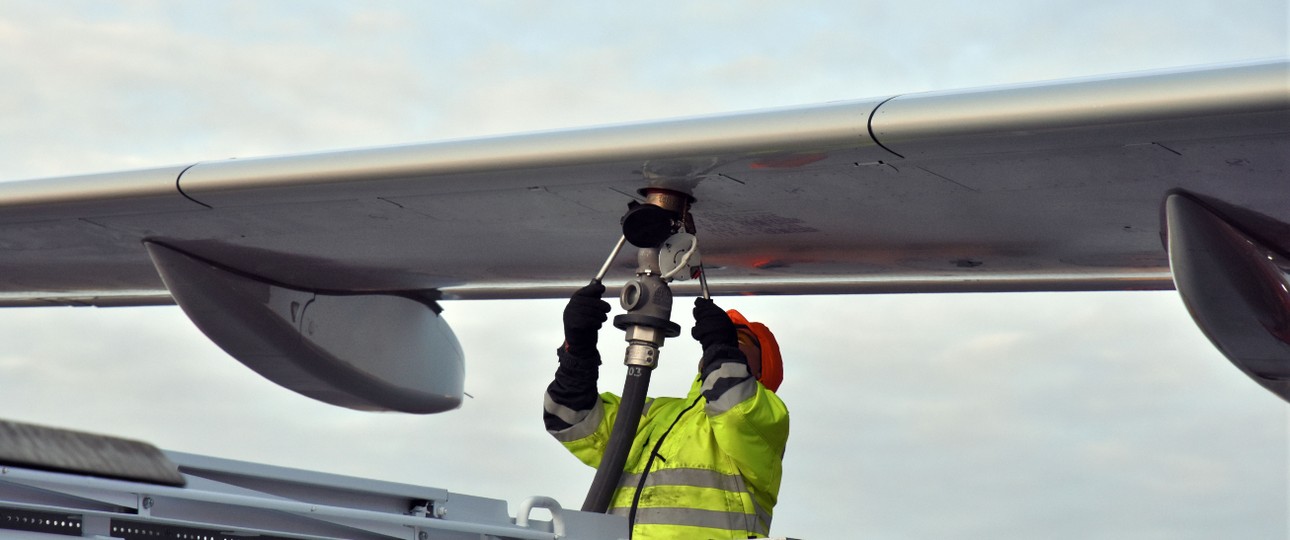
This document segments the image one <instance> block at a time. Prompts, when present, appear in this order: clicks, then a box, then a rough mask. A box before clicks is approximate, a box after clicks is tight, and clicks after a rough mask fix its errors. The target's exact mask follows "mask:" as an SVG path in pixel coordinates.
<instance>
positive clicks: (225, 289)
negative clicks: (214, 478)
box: [146, 242, 465, 413]
mask: <svg viewBox="0 0 1290 540" xmlns="http://www.w3.org/2000/svg"><path fill="white" fill-rule="evenodd" d="M146 245H147V248H148V252H149V253H150V254H151V255H152V258H153V261H154V262H155V264H156V266H157V270H158V273H159V274H160V275H161V276H162V279H163V280H164V281H165V282H166V286H167V287H169V289H170V292H171V294H172V295H173V297H174V298H175V301H176V302H177V303H178V304H179V306H180V307H181V308H183V310H184V312H185V313H186V314H188V317H189V318H190V319H192V321H193V322H194V323H195V324H196V325H197V327H198V328H200V329H201V330H202V332H204V333H205V334H206V335H207V337H209V338H211V340H212V341H214V342H215V343H216V344H217V345H219V346H220V347H221V348H223V349H224V350H225V351H226V352H228V353H229V354H230V355H231V356H233V357H234V358H236V359H237V360H238V361H240V362H242V363H243V364H245V365H246V366H247V367H249V368H251V369H253V370H255V371H256V372H257V373H259V374H261V375H263V376H264V377H265V378H268V379H269V380H271V381H273V382H275V383H277V384H279V385H282V386H284V387H286V388H288V389H291V390H293V391H295V392H298V393H300V394H303V395H305V396H308V397H311V398H314V399H317V400H320V401H323V402H326V403H330V404H333V405H339V406H342V407H348V408H351V409H359V410H370V411H400V412H408V413H435V412H442V411H446V410H450V409H455V408H457V407H458V406H460V405H461V395H462V381H463V379H464V378H465V369H464V366H463V361H462V352H461V346H460V345H459V344H458V342H457V338H456V336H454V335H453V333H452V330H451V329H450V328H449V327H448V324H447V323H446V322H445V321H444V320H443V319H442V318H441V317H439V315H438V313H436V311H437V309H436V308H437V306H435V305H434V303H433V302H430V301H423V300H419V299H415V298H411V297H406V296H400V295H396V294H327V293H324V292H317V291H307V290H300V289H295V288H291V287H286V286H282V285H276V284H272V283H268V282H267V281H264V280H261V279H257V278H255V277H253V276H249V275H247V274H243V273H239V272H236V271H233V270H230V269H227V268H224V267H221V266H219V265H217V264H214V263H211V262H208V261H204V260H201V259H198V258H195V257H192V256H190V255H187V254H185V253H183V252H181V251H178V250H176V249H173V248H171V247H168V246H165V245H162V244H158V243H155V242H147V243H146Z"/></svg>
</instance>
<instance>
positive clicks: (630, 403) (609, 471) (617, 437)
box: [582, 366, 653, 514]
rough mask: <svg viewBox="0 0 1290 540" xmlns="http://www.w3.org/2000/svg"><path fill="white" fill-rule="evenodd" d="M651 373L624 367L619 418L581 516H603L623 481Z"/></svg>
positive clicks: (611, 433) (645, 369) (637, 368)
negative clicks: (594, 514) (586, 514)
mask: <svg viewBox="0 0 1290 540" xmlns="http://www.w3.org/2000/svg"><path fill="white" fill-rule="evenodd" d="M652 371H653V370H651V369H650V368H645V367H639V366H627V380H626V381H625V382H624V383H623V399H622V400H621V401H620V402H619V404H618V417H617V418H615V419H614V427H613V431H611V432H610V434H609V442H608V443H606V445H605V453H604V455H602V456H601V458H600V466H598V467H596V477H595V479H593V480H592V481H591V489H589V490H587V499H586V500H584V501H583V502H582V511H583V512H596V513H600V514H603V513H605V511H607V510H608V509H609V503H610V501H611V500H612V499H613V497H614V491H616V490H617V489H618V483H619V481H621V480H622V476H623V465H624V464H626V463H627V454H629V453H630V452H631V449H632V441H634V440H635V439H636V428H637V426H639V425H640V420H641V410H643V409H644V408H645V392H646V391H648V390H649V377H650V373H651V372H652Z"/></svg>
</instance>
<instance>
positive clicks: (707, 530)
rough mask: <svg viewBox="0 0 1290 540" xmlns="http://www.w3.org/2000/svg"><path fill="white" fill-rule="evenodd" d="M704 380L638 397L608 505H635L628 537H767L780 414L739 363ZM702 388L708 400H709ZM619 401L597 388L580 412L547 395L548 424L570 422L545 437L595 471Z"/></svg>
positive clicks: (782, 430)
mask: <svg viewBox="0 0 1290 540" xmlns="http://www.w3.org/2000/svg"><path fill="white" fill-rule="evenodd" d="M707 379H708V380H707V381H705V380H704V379H702V378H696V379H695V381H694V384H693V385H692V386H691V387H690V392H689V394H688V395H687V396H686V397H685V398H684V399H680V398H657V399H653V400H650V401H648V402H646V405H645V406H646V409H645V412H644V413H643V414H642V417H641V422H640V426H639V428H638V429H637V432H636V438H635V440H634V441H633V444H632V448H631V452H630V454H629V455H628V457H627V464H626V466H625V472H624V474H623V478H622V481H621V482H620V483H619V486H618V490H617V491H616V492H615V493H614V496H613V499H612V501H611V502H610V510H609V512H610V513H612V514H618V515H622V516H629V515H630V514H631V513H632V508H633V506H635V509H636V510H635V516H634V518H635V519H634V523H635V527H634V528H633V536H632V538H633V540H648V539H651V538H750V537H754V538H755V537H764V536H767V535H768V534H769V533H770V522H771V515H772V513H771V512H772V510H773V509H774V507H775V501H776V497H777V496H778V494H779V483H780V478H781V477H782V474H783V468H782V459H783V455H784V447H785V444H786V443H787V440H788V410H787V408H786V407H785V406H784V403H783V401H781V400H780V399H779V397H778V396H776V395H775V394H774V393H773V392H771V391H769V390H766V388H765V387H763V386H762V385H761V384H760V383H758V382H757V381H756V380H755V379H752V378H751V377H750V376H749V375H748V372H747V369H746V366H744V365H743V364H742V363H740V364H738V365H732V364H729V363H728V364H724V365H723V366H722V368H721V369H714V370H711V371H710V372H709V374H708V376H707ZM705 390H706V391H705ZM705 394H706V395H707V396H712V397H716V398H717V399H715V400H713V401H711V402H709V401H708V398H707V397H705ZM619 401H620V398H619V397H618V396H616V395H614V394H610V393H604V394H600V396H599V400H597V401H595V402H594V403H593V405H592V406H591V408H590V409H589V410H581V411H579V410H573V409H570V408H567V407H562V406H560V405H559V404H557V403H555V402H553V401H552V399H551V396H550V395H548V396H547V399H546V407H545V409H546V411H547V413H548V415H549V416H559V417H560V418H562V419H563V421H562V422H559V423H558V424H557V425H560V426H561V427H563V425H568V426H569V427H567V428H564V429H558V430H551V434H552V435H553V436H554V437H555V438H556V439H557V440H559V441H560V442H561V443H562V444H564V446H565V447H566V448H568V449H569V451H570V452H572V453H573V454H574V455H575V456H577V457H578V459H580V460H582V462H583V463H586V464H587V465H590V466H592V467H596V466H597V465H599V464H600V459H601V456H602V454H603V453H604V450H605V445H606V444H607V443H608V441H609V435H610V430H611V428H612V426H613V423H614V419H615V417H616V415H617V413H618V406H619ZM548 425H549V427H550V426H551V424H548ZM660 439H661V442H660ZM651 458H652V459H651ZM647 468H648V472H647ZM638 488H639V496H638V495H637V492H638ZM633 502H634V503H635V504H634V505H633Z"/></svg>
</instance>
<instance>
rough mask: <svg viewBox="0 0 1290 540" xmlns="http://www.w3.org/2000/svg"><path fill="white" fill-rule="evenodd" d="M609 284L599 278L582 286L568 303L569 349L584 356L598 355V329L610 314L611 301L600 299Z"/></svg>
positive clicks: (565, 330) (567, 332) (566, 327)
mask: <svg viewBox="0 0 1290 540" xmlns="http://www.w3.org/2000/svg"><path fill="white" fill-rule="evenodd" d="M604 293H605V286H604V285H603V284H601V283H600V282H599V281H593V282H591V284H590V285H587V286H586V287H583V288H581V289H578V290H577V291H576V292H574V293H573V296H571V297H569V304H568V305H567V306H565V307H564V343H565V350H566V351H568V352H569V354H571V355H573V356H577V357H580V358H593V357H594V358H597V359H599V357H600V355H599V354H598V353H597V351H596V333H597V332H599V331H600V325H602V324H604V323H605V320H607V319H608V318H609V315H607V314H608V313H609V303H608V302H605V301H604V300H601V299H600V295H602V294H604Z"/></svg>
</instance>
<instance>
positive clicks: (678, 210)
mask: <svg viewBox="0 0 1290 540" xmlns="http://www.w3.org/2000/svg"><path fill="white" fill-rule="evenodd" d="M644 194H645V198H646V202H645V203H634V204H632V205H631V206H630V207H629V208H628V210H627V214H625V215H624V216H623V219H622V225H623V237H624V238H626V239H627V241H628V242H631V243H632V245H634V246H636V247H637V248H639V249H638V251H637V254H636V277H635V278H634V279H632V280H631V281H628V282H627V284H626V285H624V286H623V289H622V294H621V295H619V299H618V300H619V303H620V304H621V305H622V307H623V309H624V310H625V311H627V313H624V314H622V315H618V316H616V317H614V327H615V328H618V329H619V330H623V331H624V332H625V339H626V340H627V353H626V357H625V358H624V359H623V363H624V364H626V365H628V366H638V367H643V368H646V369H654V367H655V366H657V365H658V354H659V348H661V347H662V346H663V340H664V339H666V338H670V337H676V336H678V335H680V334H681V327H680V325H678V324H676V323H674V322H672V320H671V319H672V289H671V288H669V287H668V286H667V280H668V279H670V277H671V276H670V275H665V274H664V273H663V271H662V270H661V269H660V267H659V254H660V250H661V248H662V246H663V244H664V243H665V242H667V241H668V239H669V238H670V237H672V235H674V234H676V233H678V232H680V231H682V230H687V229H688V230H689V231H690V232H693V230H694V225H693V223H694V222H693V219H692V218H690V212H689V207H690V200H691V198H690V196H689V195H686V194H684V193H678V192H675V191H669V190H663V189H647V190H645V192H644Z"/></svg>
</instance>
